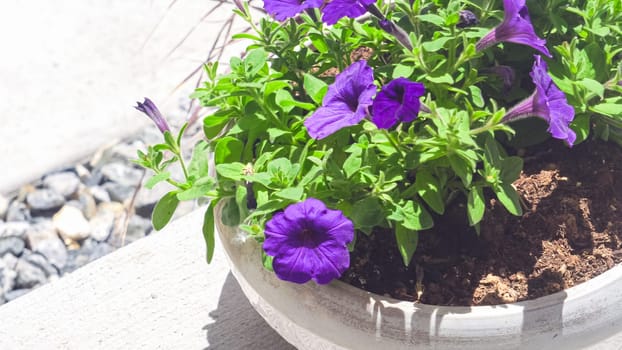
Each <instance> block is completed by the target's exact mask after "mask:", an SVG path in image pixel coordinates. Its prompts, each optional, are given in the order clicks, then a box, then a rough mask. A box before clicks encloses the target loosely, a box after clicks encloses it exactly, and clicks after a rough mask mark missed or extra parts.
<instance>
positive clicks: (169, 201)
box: [151, 191, 179, 231]
mask: <svg viewBox="0 0 622 350" xmlns="http://www.w3.org/2000/svg"><path fill="white" fill-rule="evenodd" d="M178 204H179V199H177V191H171V192H169V193H167V194H165V195H164V196H163V197H162V198H160V200H159V201H158V203H156V205H155V207H154V208H153V213H152V214H151V222H152V223H153V228H154V229H156V230H158V231H159V230H161V229H162V228H164V226H166V224H168V222H169V221H171V218H172V217H173V214H174V213H175V209H177V205H178Z"/></svg>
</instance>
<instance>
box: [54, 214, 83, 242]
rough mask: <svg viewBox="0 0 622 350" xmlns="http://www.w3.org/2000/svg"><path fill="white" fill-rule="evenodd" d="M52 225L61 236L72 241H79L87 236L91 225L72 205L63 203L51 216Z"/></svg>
mask: <svg viewBox="0 0 622 350" xmlns="http://www.w3.org/2000/svg"><path fill="white" fill-rule="evenodd" d="M52 221H53V222H54V226H56V229H57V230H58V233H60V235H61V237H63V238H65V239H69V240H73V241H80V240H83V239H85V238H87V237H89V235H90V233H91V226H90V225H89V222H88V221H86V219H85V218H84V215H83V214H82V212H81V211H80V210H79V209H77V208H75V207H72V206H69V205H65V206H63V208H62V209H61V210H60V211H59V212H58V213H56V214H55V215H54V217H53V218H52Z"/></svg>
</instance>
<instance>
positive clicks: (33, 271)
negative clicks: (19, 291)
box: [5, 258, 48, 295]
mask: <svg viewBox="0 0 622 350" xmlns="http://www.w3.org/2000/svg"><path fill="white" fill-rule="evenodd" d="M15 272H17V278H16V280H15V286H16V287H17V288H33V287H36V286H39V285H41V284H44V283H45V282H47V280H48V279H47V276H46V274H45V271H43V269H41V268H40V267H39V266H37V265H36V264H34V263H32V262H30V261H28V260H27V259H26V258H20V259H19V260H18V261H17V266H16V267H15ZM5 295H6V294H5Z"/></svg>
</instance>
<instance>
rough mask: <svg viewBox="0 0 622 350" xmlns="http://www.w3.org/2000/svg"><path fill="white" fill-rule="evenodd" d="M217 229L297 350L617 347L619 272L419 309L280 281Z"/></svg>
mask: <svg viewBox="0 0 622 350" xmlns="http://www.w3.org/2000/svg"><path fill="white" fill-rule="evenodd" d="M217 218H218V216H217ZM216 221H217V222H216V230H217V232H218V234H219V237H220V240H221V242H222V245H223V246H224V249H225V251H226V255H227V257H228V259H229V262H230V265H231V270H232V273H233V275H234V276H235V278H236V279H237V281H238V283H239V284H240V286H241V288H242V290H243V291H244V294H245V295H246V297H247V298H248V300H249V301H250V303H251V304H252V305H253V307H254V308H255V310H257V312H258V313H259V314H260V315H261V316H262V317H263V318H264V319H265V320H266V322H268V324H270V326H272V328H274V329H275V330H276V331H277V332H278V333H279V334H280V335H281V336H282V337H283V338H285V340H287V341H288V342H290V343H291V344H293V345H294V346H296V347H297V348H299V349H313V350H317V349H357V350H358V349H383V350H384V349H413V348H414V349H436V350H439V349H460V350H467V349H477V350H482V349H504V350H505V349H549V348H559V349H585V348H588V349H614V348H617V346H620V345H621V344H619V341H620V340H621V339H622V266H616V267H614V268H612V269H611V270H609V271H607V272H606V273H604V274H602V275H600V276H598V277H596V278H593V279H592V280H590V281H588V282H585V283H582V284H580V285H578V286H575V287H573V288H570V289H567V290H564V291H561V292H558V293H555V294H552V295H549V296H545V297H541V298H538V299H534V300H530V301H524V302H518V303H513V304H505V305H497V306H473V307H447V306H434V305H421V304H415V303H412V302H406V301H399V300H396V299H393V298H390V297H385V296H381V295H377V294H374V293H369V292H366V291H364V290H361V289H358V288H355V287H353V286H350V285H348V284H345V283H343V282H341V281H333V282H331V283H330V284H328V285H324V286H320V285H317V284H315V283H314V282H313V281H311V282H308V283H306V284H302V285H300V284H294V283H290V282H285V281H282V280H280V279H278V278H277V277H276V276H275V275H274V273H272V272H270V271H267V270H266V269H265V268H264V267H263V265H262V261H261V247H260V245H259V244H258V243H257V242H256V241H255V240H254V239H247V238H246V237H245V234H244V233H242V232H241V231H239V230H238V229H237V228H234V227H229V226H225V225H223V224H222V222H220V221H219V220H218V219H217V220H216ZM615 344H617V346H614V345H615Z"/></svg>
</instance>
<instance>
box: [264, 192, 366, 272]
mask: <svg viewBox="0 0 622 350" xmlns="http://www.w3.org/2000/svg"><path fill="white" fill-rule="evenodd" d="M264 232H265V237H266V239H265V241H264V243H263V249H264V251H265V252H266V254H267V255H269V256H273V257H274V260H273V261H272V268H273V269H274V272H275V273H276V275H277V277H279V278H280V279H282V280H285V281H290V282H295V283H305V282H307V281H309V280H310V279H313V280H314V281H315V282H317V283H318V284H326V283H328V282H330V281H332V280H333V279H335V278H338V277H339V276H341V274H342V273H343V272H344V271H345V270H346V269H347V268H348V266H350V253H349V252H348V247H347V244H348V243H350V242H351V241H352V239H353V238H354V225H353V224H352V221H350V220H349V219H348V218H346V217H345V216H344V215H343V213H342V212H341V211H339V210H331V209H328V208H326V206H325V205H324V203H322V201H320V200H318V199H315V198H309V199H307V200H305V201H303V202H300V203H296V204H292V205H290V206H288V207H287V208H285V210H284V211H283V212H280V213H277V214H275V215H274V216H273V217H272V219H270V220H269V221H268V222H267V223H266V229H265V231H264Z"/></svg>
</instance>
